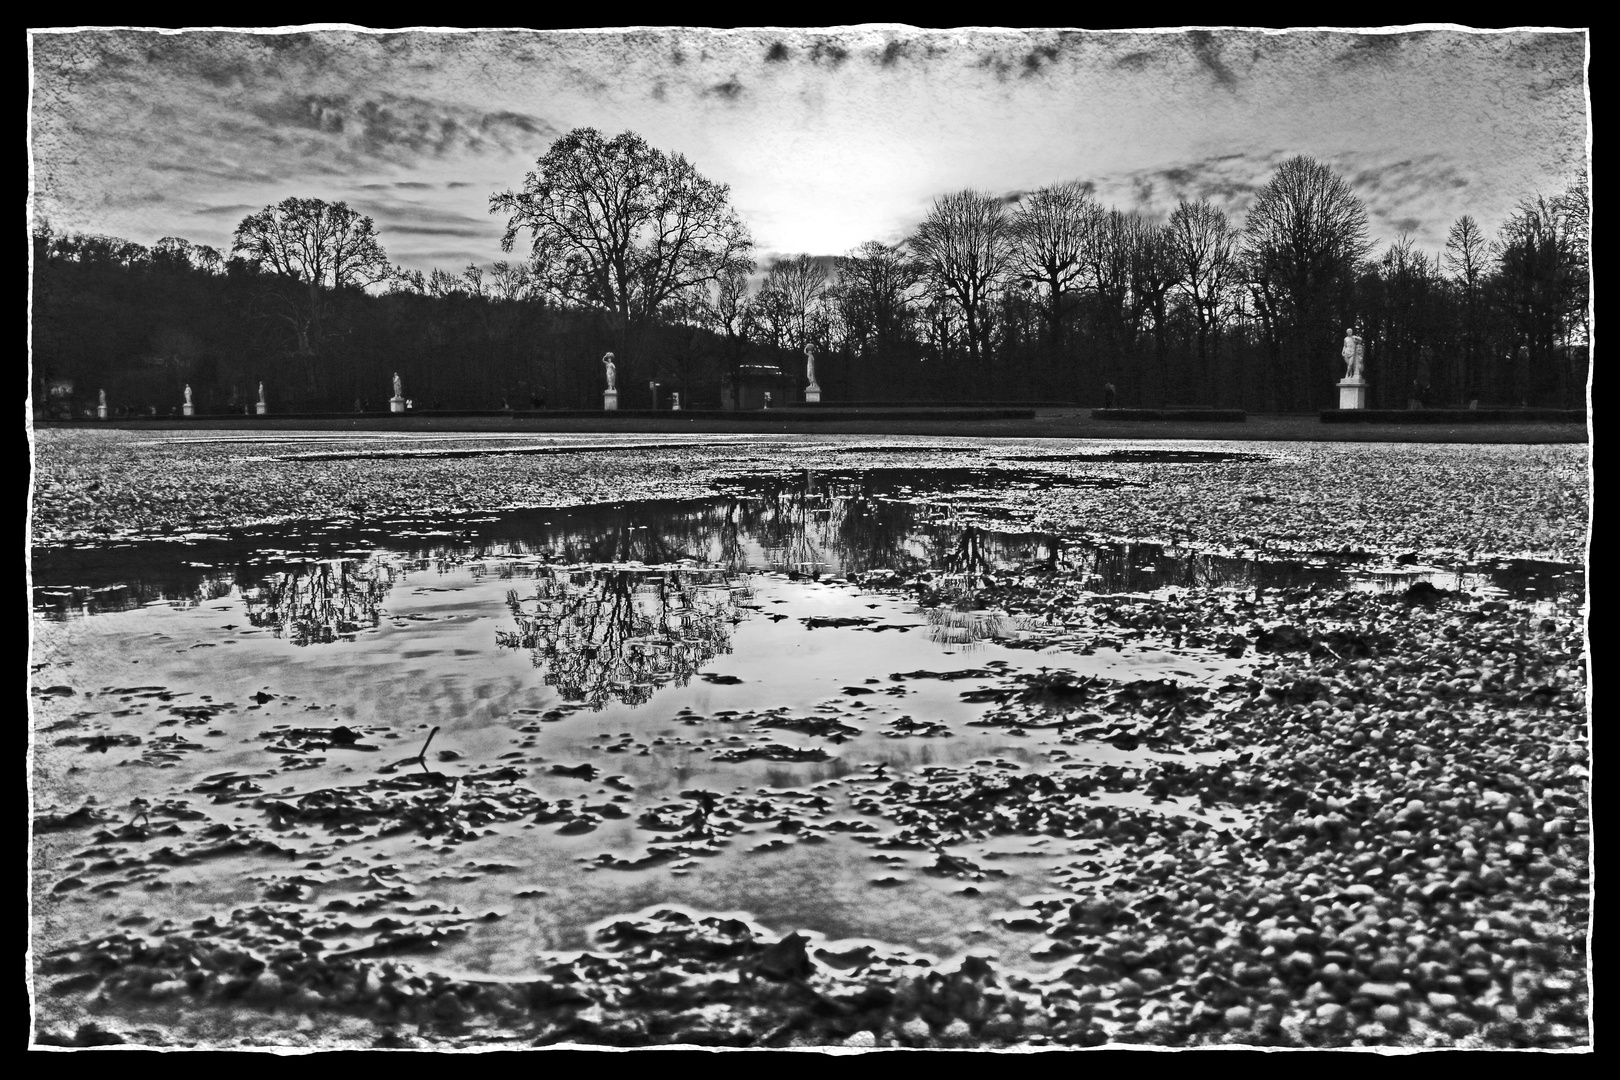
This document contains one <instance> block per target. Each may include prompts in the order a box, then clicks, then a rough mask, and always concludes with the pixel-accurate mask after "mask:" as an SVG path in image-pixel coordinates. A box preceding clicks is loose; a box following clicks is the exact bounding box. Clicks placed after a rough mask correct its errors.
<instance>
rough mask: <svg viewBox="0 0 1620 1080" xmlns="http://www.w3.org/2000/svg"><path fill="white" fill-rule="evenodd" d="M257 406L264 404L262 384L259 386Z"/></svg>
mask: <svg viewBox="0 0 1620 1080" xmlns="http://www.w3.org/2000/svg"><path fill="white" fill-rule="evenodd" d="M259 404H260V405H263V404H264V383H260V384H259Z"/></svg>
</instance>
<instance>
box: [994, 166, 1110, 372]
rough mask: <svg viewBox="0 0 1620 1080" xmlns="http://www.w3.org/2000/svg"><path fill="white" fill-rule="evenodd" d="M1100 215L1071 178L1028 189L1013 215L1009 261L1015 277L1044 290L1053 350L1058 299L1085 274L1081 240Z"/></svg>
mask: <svg viewBox="0 0 1620 1080" xmlns="http://www.w3.org/2000/svg"><path fill="white" fill-rule="evenodd" d="M1102 216H1103V211H1102V207H1101V206H1100V205H1098V203H1097V200H1096V199H1094V198H1092V197H1091V194H1090V193H1089V192H1088V191H1087V190H1086V187H1085V185H1083V184H1081V183H1080V182H1079V181H1077V180H1070V181H1067V182H1065V183H1061V184H1051V185H1049V186H1047V187H1043V188H1041V189H1039V190H1037V191H1032V192H1030V193H1029V194H1028V195H1025V196H1024V197H1023V198H1022V199H1020V200H1019V203H1018V209H1017V210H1016V211H1015V212H1014V213H1013V219H1012V230H1013V237H1014V240H1015V241H1016V247H1015V249H1014V251H1015V254H1014V262H1013V265H1014V267H1015V270H1016V272H1017V274H1018V276H1020V277H1022V278H1023V279H1024V280H1026V281H1031V282H1035V283H1036V284H1038V285H1040V286H1041V288H1042V289H1044V290H1045V294H1046V304H1047V338H1048V340H1049V341H1050V342H1051V344H1052V346H1053V348H1057V347H1059V346H1061V345H1062V343H1063V297H1064V295H1065V294H1066V293H1068V292H1070V291H1072V290H1074V289H1075V288H1078V287H1079V285H1080V284H1081V282H1082V281H1083V280H1084V278H1085V271H1086V266H1085V248H1086V244H1087V242H1088V241H1089V239H1090V237H1091V236H1092V234H1093V233H1095V232H1096V230H1097V227H1098V224H1099V222H1100V221H1101V218H1102Z"/></svg>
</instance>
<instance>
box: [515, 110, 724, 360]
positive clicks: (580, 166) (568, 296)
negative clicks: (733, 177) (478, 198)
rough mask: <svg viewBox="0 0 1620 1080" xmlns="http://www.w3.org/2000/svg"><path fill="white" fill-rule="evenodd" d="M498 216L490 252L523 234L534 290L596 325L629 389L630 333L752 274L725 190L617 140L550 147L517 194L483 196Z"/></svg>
mask: <svg viewBox="0 0 1620 1080" xmlns="http://www.w3.org/2000/svg"><path fill="white" fill-rule="evenodd" d="M489 209H490V213H492V214H505V215H506V216H507V221H506V233H505V235H504V236H503V237H502V238H501V249H502V250H503V251H511V250H512V248H513V245H514V244H515V243H516V242H517V238H518V235H519V234H520V233H522V232H524V231H527V232H528V233H529V234H530V236H531V243H530V248H529V254H530V265H531V267H532V268H533V271H534V275H535V280H536V283H537V284H538V285H539V287H540V288H541V289H542V290H544V291H545V292H547V293H548V294H550V295H551V296H553V297H555V298H556V299H558V300H559V301H562V302H565V303H571V304H578V305H582V306H585V307H589V308H593V309H596V310H598V311H600V312H602V313H603V314H604V315H605V316H607V317H608V320H609V323H610V330H611V333H612V335H613V337H614V339H615V343H616V344H617V346H618V347H617V349H616V350H615V352H616V353H617V354H618V356H617V360H618V364H619V377H620V379H621V380H623V381H624V382H625V383H626V384H633V383H634V378H635V376H634V375H633V373H632V370H631V369H632V368H633V367H634V366H635V360H634V357H633V355H632V354H633V350H632V348H631V340H632V337H631V335H632V333H633V332H634V331H638V330H641V329H644V328H645V326H646V324H648V323H650V322H651V321H652V319H653V318H654V317H655V315H656V313H657V312H658V310H659V309H660V308H661V307H662V306H663V305H664V304H665V303H666V302H667V301H668V300H669V299H670V297H672V296H674V295H675V294H676V293H678V292H680V291H681V290H683V289H687V288H690V287H692V286H697V285H707V284H710V283H712V282H717V281H719V280H721V279H722V278H724V277H726V276H727V275H728V274H731V273H733V272H735V271H737V270H742V271H743V272H745V273H746V272H748V271H751V270H752V269H753V262H752V260H751V259H750V257H749V252H750V250H751V248H752V241H751V240H750V239H749V236H748V230H747V229H746V228H745V227H744V225H743V224H742V222H741V221H740V220H738V218H737V215H736V212H735V211H734V210H733V209H732V208H731V204H730V189H729V188H728V187H727V186H726V185H725V184H717V183H715V182H714V181H712V180H709V179H707V178H706V177H704V176H702V175H701V174H699V173H698V171H697V170H696V169H695V168H693V167H692V164H691V163H690V162H688V161H687V160H686V158H685V157H683V156H682V155H680V154H666V153H664V152H663V151H661V150H657V149H654V148H653V147H651V146H649V145H648V144H647V142H646V140H645V139H643V138H642V137H641V136H639V135H637V134H635V133H634V132H629V131H626V132H624V133H623V134H620V135H617V136H615V137H614V138H612V139H607V140H604V139H603V138H602V136H601V134H600V133H598V132H597V131H595V130H594V129H592V128H575V129H574V130H573V131H570V132H568V134H566V135H564V136H563V137H562V138H560V139H558V140H557V141H556V142H554V143H552V144H551V146H550V147H549V148H548V149H547V150H546V152H545V154H544V155H542V156H541V157H540V159H539V160H538V161H537V162H536V163H535V170H534V171H533V172H531V173H529V174H528V176H527V177H526V178H525V179H524V182H523V188H522V189H521V190H519V191H515V192H514V191H505V192H500V193H498V194H495V195H492V196H491V197H490V201H489Z"/></svg>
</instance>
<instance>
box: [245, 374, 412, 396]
mask: <svg viewBox="0 0 1620 1080" xmlns="http://www.w3.org/2000/svg"><path fill="white" fill-rule="evenodd" d="M259 385H261V386H263V385H264V384H263V383H260V384H259ZM394 396H395V397H404V396H405V384H404V383H402V382H400V381H399V372H397V371H396V372H394Z"/></svg>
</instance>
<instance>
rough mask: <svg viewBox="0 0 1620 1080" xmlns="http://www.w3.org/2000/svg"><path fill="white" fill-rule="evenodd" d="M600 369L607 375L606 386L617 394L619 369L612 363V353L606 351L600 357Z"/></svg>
mask: <svg viewBox="0 0 1620 1080" xmlns="http://www.w3.org/2000/svg"><path fill="white" fill-rule="evenodd" d="M602 370H603V371H604V372H605V373H606V375H607V388H608V390H610V391H611V392H613V393H615V394H617V393H618V392H619V369H618V367H617V366H616V365H615V364H614V363H613V354H612V353H608V354H606V355H605V356H603V357H602Z"/></svg>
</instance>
